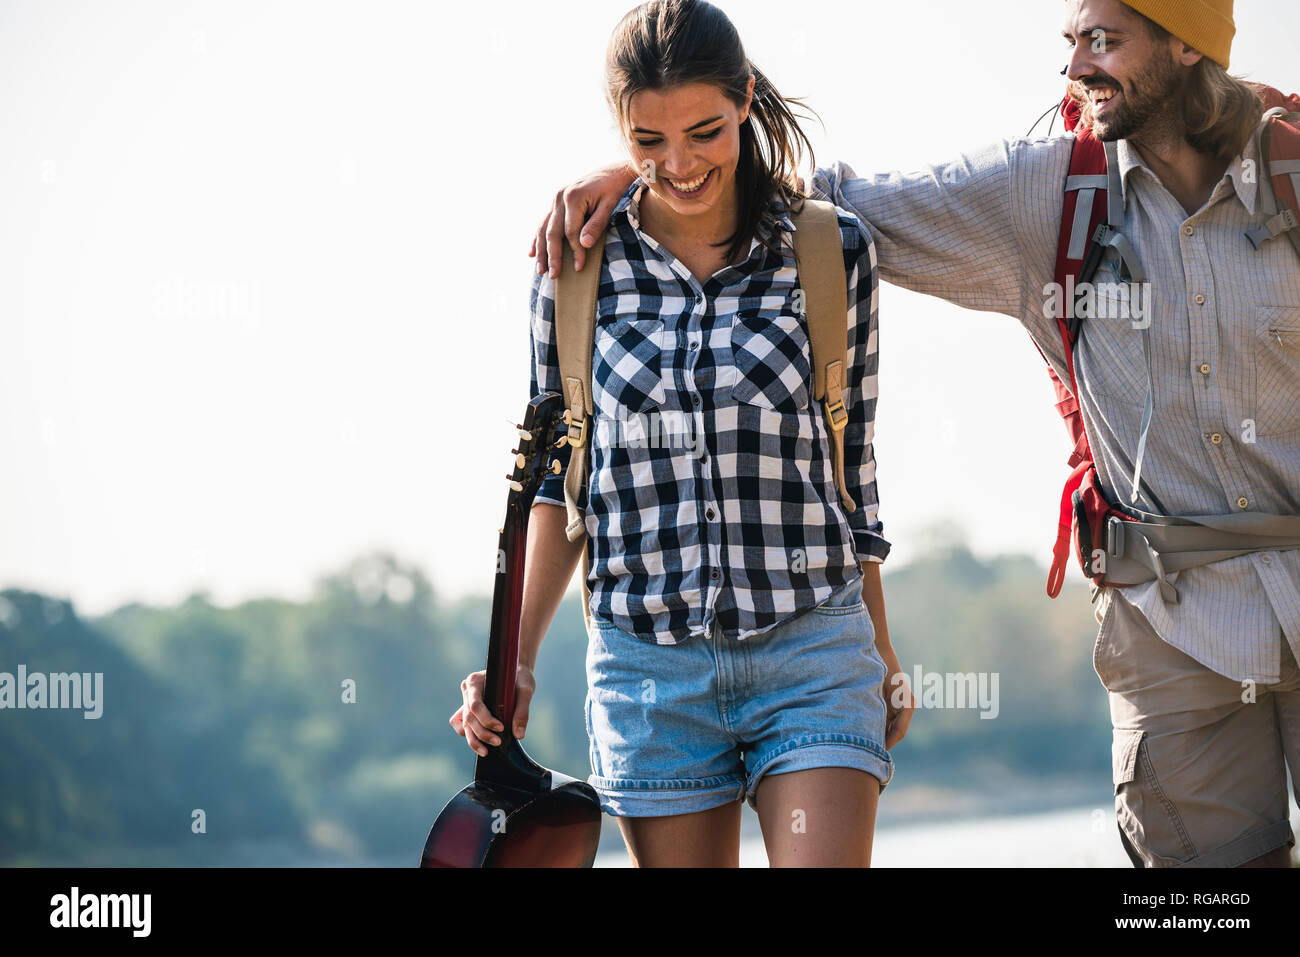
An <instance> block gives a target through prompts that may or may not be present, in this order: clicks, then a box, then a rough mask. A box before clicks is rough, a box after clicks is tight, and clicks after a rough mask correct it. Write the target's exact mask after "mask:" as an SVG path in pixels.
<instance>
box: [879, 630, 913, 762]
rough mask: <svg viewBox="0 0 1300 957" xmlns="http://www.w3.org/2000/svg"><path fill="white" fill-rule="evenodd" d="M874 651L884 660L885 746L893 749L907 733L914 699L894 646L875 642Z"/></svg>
mask: <svg viewBox="0 0 1300 957" xmlns="http://www.w3.org/2000/svg"><path fill="white" fill-rule="evenodd" d="M876 651H878V652H879V653H880V657H881V659H882V660H883V661H884V662H885V670H886V672H887V673H886V675H885V687H884V694H885V709H886V711H885V713H886V715H887V716H888V717H887V719H886V721H885V747H886V748H887V749H891V750H892V749H893V747H894V745H896V744H898V742H900V741H902V740H903V737H904V735H906V734H907V726H908V725H909V724H911V723H912V712H913V711H915V710H916V699H915V698H914V697H913V696H912V686H911V683H910V682H909V681H908V680H907V673H906V672H905V671H903V668H902V666H901V665H900V664H899V663H898V655H896V654H894V647H893V645H890V644H888V643H886V644H885V645H884V647H881V645H880V643H879V642H877V643H876Z"/></svg>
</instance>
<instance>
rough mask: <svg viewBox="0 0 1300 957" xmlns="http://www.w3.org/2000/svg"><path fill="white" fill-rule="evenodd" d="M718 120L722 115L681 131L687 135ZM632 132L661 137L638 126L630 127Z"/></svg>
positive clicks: (656, 132) (655, 131) (701, 121)
mask: <svg viewBox="0 0 1300 957" xmlns="http://www.w3.org/2000/svg"><path fill="white" fill-rule="evenodd" d="M720 119H722V115H721V114H719V115H718V116H715V117H713V119H711V120H700V122H698V123H696V124H695V125H694V126H688V127H686V129H684V130H682V132H683V133H689V132H691V130H698V129H699V128H700V127H701V126H708V125H709V124H710V123H716V122H718V120H720ZM632 132H633V133H653V134H654V135H655V136H661V135H662V134H661V133H660V132H659V131H658V130H647V129H645V128H644V127H640V126H634V127H632Z"/></svg>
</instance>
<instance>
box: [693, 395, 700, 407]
mask: <svg viewBox="0 0 1300 957" xmlns="http://www.w3.org/2000/svg"><path fill="white" fill-rule="evenodd" d="M691 401H692V402H694V403H695V404H696V405H699V404H700V397H699V396H698V395H692V396H691Z"/></svg>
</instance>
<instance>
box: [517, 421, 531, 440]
mask: <svg viewBox="0 0 1300 957" xmlns="http://www.w3.org/2000/svg"><path fill="white" fill-rule="evenodd" d="M516 428H518V429H519V437H520V438H521V439H523V440H524V441H525V442H531V441H532V440H533V433H531V432H529V431H528V430H527V429H525V428H524V427H523V426H522V425H520V426H516Z"/></svg>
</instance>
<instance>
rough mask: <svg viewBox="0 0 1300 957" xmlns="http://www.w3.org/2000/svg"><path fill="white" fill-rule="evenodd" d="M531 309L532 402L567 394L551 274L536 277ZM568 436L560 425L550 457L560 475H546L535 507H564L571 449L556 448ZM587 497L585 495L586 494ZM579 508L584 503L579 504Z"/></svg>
mask: <svg viewBox="0 0 1300 957" xmlns="http://www.w3.org/2000/svg"><path fill="white" fill-rule="evenodd" d="M529 309H530V312H531V313H532V321H531V323H530V329H529V333H530V339H529V352H530V354H531V356H532V381H531V382H530V384H529V393H528V397H529V399H535V398H537V396H539V395H541V393H543V392H558V393H559V394H560V395H563V394H564V389H563V387H562V385H561V382H560V363H559V357H558V354H557V353H556V350H555V280H554V279H552V278H551V277H550V276H549V275H546V276H543V275H534V276H533V286H532V292H531V294H530V296H529ZM566 434H568V426H566V425H564V424H563V423H560V424H558V425H557V426H556V429H555V434H554V435H553V436H552V437H551V447H552V451H551V455H552V456H553V458H554V459H558V460H559V461H560V464H561V471H560V474H559V475H555V474H553V473H551V472H549V471H548V472H547V473H546V477H545V478H543V479H542V484H541V485H540V486H539V487H538V490H537V494H536V495H535V496H534V497H533V504H534V505H536V504H537V503H539V502H541V503H545V504H548V505H559V506H561V507H563V506H564V476H565V474H566V473H567V472H568V469H569V457H570V454H571V452H572V449H571V448H570V447H569V444H568V443H567V442H566V443H565V444H564V446H563V447H562V448H559V449H556V448H555V447H554V446H555V443H556V442H557V441H559V439H560V438H561V436H564V435H566ZM584 496H585V492H584ZM578 504H579V506H580V507H582V506H585V503H583V502H579V503H578Z"/></svg>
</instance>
